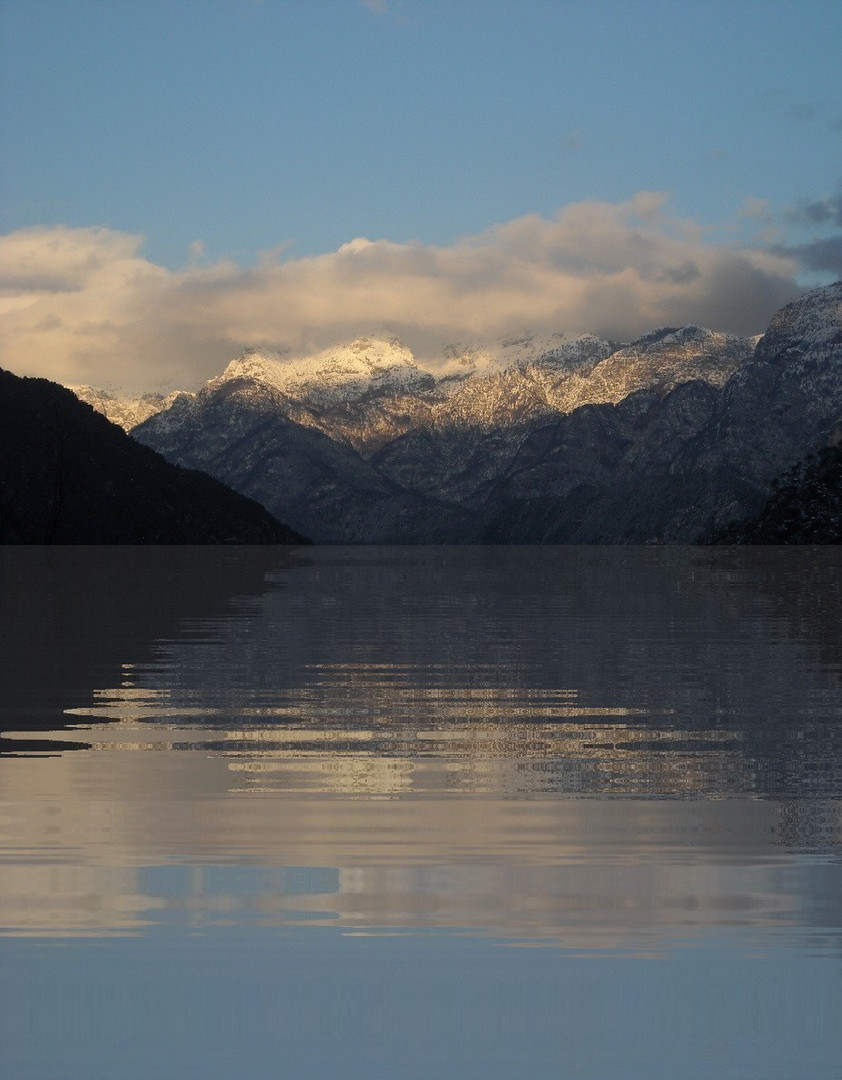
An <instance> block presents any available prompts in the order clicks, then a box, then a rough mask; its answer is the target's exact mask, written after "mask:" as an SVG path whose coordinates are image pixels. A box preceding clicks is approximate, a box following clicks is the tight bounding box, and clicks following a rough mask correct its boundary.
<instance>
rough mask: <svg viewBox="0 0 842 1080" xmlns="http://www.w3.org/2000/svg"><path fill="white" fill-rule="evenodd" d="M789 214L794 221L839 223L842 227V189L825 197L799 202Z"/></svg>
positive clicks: (812, 223)
mask: <svg viewBox="0 0 842 1080" xmlns="http://www.w3.org/2000/svg"><path fill="white" fill-rule="evenodd" d="M788 216H789V218H790V219H791V220H792V221H796V222H803V223H805V224H809V225H838V226H839V227H840V228H842V190H840V191H839V192H838V193H837V194H836V195H831V196H828V197H827V198H825V199H816V200H814V201H813V202H802V203H799V204H798V206H796V207H795V209H793V210H791V211H790V212H789V215H788Z"/></svg>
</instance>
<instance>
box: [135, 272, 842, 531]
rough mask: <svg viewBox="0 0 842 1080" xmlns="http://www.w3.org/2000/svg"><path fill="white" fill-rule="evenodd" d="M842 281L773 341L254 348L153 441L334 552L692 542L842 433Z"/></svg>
mask: <svg viewBox="0 0 842 1080" xmlns="http://www.w3.org/2000/svg"><path fill="white" fill-rule="evenodd" d="M841 303H842V285H836V286H830V287H828V288H826V289H820V290H814V291H813V292H812V293H809V294H807V295H806V296H805V297H803V298H802V299H801V300H799V301H797V302H796V303H795V304H793V305H789V306H788V307H787V308H784V309H783V310H782V311H781V312H779V313H778V314H777V315H776V316H775V318H774V319H773V320H772V323H771V325H770V327H769V330H768V332H767V334H766V335H764V336H763V337H762V338H760V339H756V338H755V339H750V338H738V337H734V336H731V335H728V334H722V333H717V332H715V331H711V330H707V329H703V328H700V327H696V326H686V327H679V328H661V329H659V330H655V331H653V332H652V333H650V334H647V335H646V336H645V337H643V338H640V339H638V340H637V341H635V342H632V343H630V344H626V345H622V346H619V345H617V344H616V343H612V342H609V341H605V340H603V339H601V338H598V337H594V336H593V335H579V336H577V337H573V338H570V337H564V336H562V335H555V336H553V335H532V336H524V337H521V338H517V339H514V338H510V339H507V340H505V341H501V342H496V343H490V344H489V343H475V344H470V343H468V344H465V343H458V344H453V345H451V346H450V347H448V348H447V349H446V350H444V352H443V354H442V355H441V357H440V358H439V362H438V363H436V364H431V365H429V370H425V369H424V368H423V367H422V366H420V365H419V364H418V363H417V362H416V359H415V357H414V356H413V355H412V353H411V352H410V350H409V349H408V348H407V347H406V346H405V345H404V344H402V343H401V342H400V341H399V340H397V339H395V338H390V337H385V336H376V335H374V336H371V337H367V338H359V339H356V340H355V341H353V342H349V343H346V344H344V345H339V346H336V347H335V348H332V349H327V350H324V351H323V352H321V353H318V354H315V355H312V356H307V357H284V356H279V355H277V354H269V353H264V352H259V351H256V350H250V351H247V352H245V353H243V354H242V355H241V356H240V357H238V358H237V359H236V360H234V361H232V362H231V363H230V364H229V365H228V367H227V368H226V369H225V371H224V372H223V373H222V374H221V375H219V376H218V377H217V378H215V379H212V380H211V381H210V382H209V383H207V384H206V386H205V387H204V388H203V389H202V390H200V391H199V392H198V393H197V394H196V395H195V396H192V397H191V396H188V395H182V396H180V397H177V398H176V399H175V400H174V401H173V402H172V404H170V405H169V406H168V407H167V408H164V409H162V410H161V411H160V412H158V413H156V414H155V415H153V416H151V417H149V418H148V419H147V420H146V421H145V422H144V423H142V424H140V425H139V426H138V427H137V428H136V429H134V431H133V434H134V435H135V436H136V438H138V439H139V440H140V441H142V442H145V443H147V444H148V445H150V446H152V447H153V448H154V449H157V450H159V451H160V452H162V453H163V454H164V455H165V456H167V457H169V458H170V459H171V460H173V461H176V462H178V463H179V464H182V465H186V466H190V467H196V468H202V469H206V470H207V471H209V472H211V473H212V474H213V475H216V476H218V477H219V478H220V479H222V480H223V481H224V482H226V483H228V484H230V485H231V486H232V487H234V488H236V489H238V490H240V491H242V492H243V493H244V494H248V495H251V496H252V497H253V498H256V499H257V500H258V501H260V502H262V503H263V504H264V505H265V506H266V507H267V508H268V509H269V510H270V511H271V512H272V513H274V514H276V515H277V516H279V517H280V518H281V519H282V520H286V521H289V522H290V524H291V525H292V526H293V527H294V528H296V529H297V530H298V531H300V532H302V533H304V534H305V535H310V536H312V537H313V538H314V539H315V540H316V541H317V542H319V541H322V542H343V541H344V542H380V543H403V542H464V541H474V542H476V541H490V542H498V543H499V542H503V543H508V542H537V543H540V542H557V543H558V542H578V543H600V542H614V543H625V542H632V543H641V542H650V541H660V542H665V541H666V542H692V541H694V540H695V539H697V538H698V537H699V536H700V535H702V534H703V533H706V532H709V531H710V530H712V529H716V528H718V527H720V526H721V525H723V524H724V523H726V522H727V521H729V520H731V519H733V518H735V517H740V516H745V515H746V514H750V513H752V512H754V511H755V510H756V509H757V508H758V507H759V506H760V505H762V502H763V500H764V499H765V497H766V495H767V494H768V487H769V483H770V482H771V480H772V478H773V477H774V476H775V475H776V474H778V473H780V472H782V471H784V470H785V469H786V468H787V467H789V466H791V465H792V464H793V463H794V462H795V461H797V460H799V459H800V458H802V457H803V456H804V455H805V454H807V453H809V452H810V451H811V450H814V449H816V448H818V447H819V446H821V445H824V443H825V442H827V441H828V440H829V439H830V438H831V434H832V432H833V430H834V425H836V424H842V358H840V349H842V344H840V342H842V328H841V327H840V322H841V320H840V304H841Z"/></svg>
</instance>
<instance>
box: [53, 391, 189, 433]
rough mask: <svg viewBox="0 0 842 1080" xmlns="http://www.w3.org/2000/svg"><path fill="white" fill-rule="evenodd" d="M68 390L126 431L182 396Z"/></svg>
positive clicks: (176, 393)
mask: <svg viewBox="0 0 842 1080" xmlns="http://www.w3.org/2000/svg"><path fill="white" fill-rule="evenodd" d="M67 389H68V390H72V391H73V393H74V394H75V395H76V397H77V398H79V400H80V401H84V402H85V404H86V405H90V406H91V408H92V409H94V410H95V411H96V412H98V413H102V415H103V416H105V417H106V418H107V419H108V420H110V421H111V423H112V424H117V425H118V426H119V427H121V428H122V429H123V430H124V431H131V429H132V428H134V427H137V425H138V424H142V423H143V421H144V420H148V419H149V417H150V416H154V415H155V413H159V412H161V411H162V410H163V409H168V408H169V407H170V405H172V404H173V402H175V400H176V399H177V398H178V397H180V396H181V391H175V392H174V393H172V394H166V395H165V394H139V395H135V396H127V395H124V394H121V393H119V392H118V391H115V390H106V389H102V388H100V387H96V386H69V387H68V388H67Z"/></svg>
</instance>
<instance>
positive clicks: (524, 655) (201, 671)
mask: <svg viewBox="0 0 842 1080" xmlns="http://www.w3.org/2000/svg"><path fill="white" fill-rule="evenodd" d="M840 626H842V549H839V548H837V549H824V550H819V549H802V550H783V549H768V550H763V549H742V550H739V549H737V550H732V549H717V550H707V549H689V548H688V549H662V550H658V549H596V548H578V549H577V548H528V547H527V548H506V549H499V548H485V549H476V548H475V549H466V548H379V549H378V548H353V549H352V548H323V549H318V548H316V549H300V550H298V551H290V550H287V549H228V550H224V549H195V548H194V549H165V550H162V549H157V550H154V549H97V548H79V549H63V550H62V549H55V550H39V549H15V548H6V549H0V632H2V655H0V684H2V691H3V692H2V698H0V727H2V730H3V733H4V739H3V745H2V749H3V755H2V757H0V871H2V878H0V934H2V938H0V1071H2V1069H3V1068H4V1069H5V1072H4V1075H8V1076H9V1077H11V1078H14V1080H18V1078H20V1080H24V1078H25V1080H29V1078H49V1080H75V1078H80V1080H81V1078H84V1080H100V1078H102V1080H106V1078H107V1080H129V1078H131V1080H147V1078H148V1077H157V1078H161V1080H170V1078H172V1080H189V1078H193V1077H195V1078H202V1080H215V1078H222V1077H225V1078H227V1077H249V1078H251V1077H257V1078H263V1077H267V1078H268V1077H272V1078H291V1080H298V1078H308V1080H309V1078H319V1080H321V1078H331V1077H335V1078H337V1080H346V1078H347V1080H351V1078H354V1080H356V1078H360V1080H363V1078H365V1080H373V1078H381V1077H382V1078H390V1080H391V1078H393V1077H394V1078H428V1077H429V1078H450V1077H453V1078H456V1077H459V1078H472V1077H477V1078H480V1077H481V1078H483V1080H496V1078H501V1080H502V1078H506V1080H512V1078H520V1077H523V1078H530V1080H531V1078H540V1080H543V1078H545V1077H547V1078H549V1077H552V1078H559V1080H561V1078H568V1077H570V1078H579V1080H630V1078H635V1080H637V1078H641V1080H644V1078H645V1080H674V1078H679V1077H680V1078H691V1080H694V1078H705V1080H707V1078H710V1077H717V1078H726V1080H729V1078H733V1080H755V1078H756V1080H761V1078H762V1080H775V1078H780V1080H824V1078H828V1080H830V1078H831V1077H832V1078H833V1080H836V1078H837V1077H838V1076H839V1074H840V1069H842V1025H840V1024H839V1015H840V984H841V980H840V975H841V974H842V971H841V970H840V968H841V965H840V958H841V957H842V948H840V946H842V872H840V866H841V863H840V851H842V802H841V801H840V792H842V784H840V780H842V724H840V720H842V631H840Z"/></svg>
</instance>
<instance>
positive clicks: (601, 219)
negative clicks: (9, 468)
mask: <svg viewBox="0 0 842 1080" xmlns="http://www.w3.org/2000/svg"><path fill="white" fill-rule="evenodd" d="M840 42H842V4H840V3H839V2H838V0H785V2H782V0H762V2H756V0H728V2H720V0H684V2H677V0H669V2H660V0H588V2H584V0H581V2H580V0H0V146H2V151H3V152H2V162H0V234H2V235H0V365H2V366H3V367H6V368H8V369H10V370H12V371H15V372H16V373H18V374H26V375H42V376H46V377H48V378H53V379H56V380H57V381H59V382H64V383H68V384H74V383H93V384H96V385H108V386H114V387H123V388H126V389H132V390H141V389H142V390H160V389H173V388H181V387H183V388H191V387H194V386H196V385H198V384H200V383H201V382H202V381H204V380H205V379H207V378H210V377H212V376H213V375H215V374H217V373H218V372H219V371H220V370H221V369H222V367H223V366H224V365H225V363H226V362H227V361H228V360H229V359H231V358H232V357H233V356H236V355H237V354H238V353H239V352H240V351H241V350H242V349H243V348H244V347H246V346H255V345H257V346H261V347H265V348H271V349H273V350H277V351H281V352H288V353H290V354H294V355H302V354H306V353H308V352H309V351H315V350H316V349H319V348H324V347H326V346H328V345H331V344H334V343H336V342H337V341H340V340H343V339H345V338H350V337H353V336H356V335H358V334H364V333H372V332H388V333H394V334H397V335H399V336H400V337H401V338H402V339H403V340H404V341H405V342H406V343H407V344H408V345H409V346H410V347H411V348H412V349H413V350H414V351H415V352H416V355H417V356H418V357H419V359H420V360H422V361H424V362H430V363H433V362H434V361H435V358H436V356H438V355H440V353H441V349H442V346H443V344H445V343H448V342H457V341H458V342H467V341H471V340H477V339H481V338H488V337H500V336H504V335H508V334H513V333H521V332H524V331H528V330H541V331H563V332H566V333H571V334H572V333H577V332H582V331H590V332H596V333H600V334H603V335H604V336H608V337H612V338H615V339H618V340H630V339H631V338H633V337H634V336H637V335H639V334H642V333H645V332H646V331H648V330H651V329H653V328H655V327H657V326H663V325H683V324H685V323H688V322H695V323H700V324H702V325H706V326H710V327H712V328H714V329H719V330H727V331H730V332H734V333H742V334H754V333H760V332H762V331H763V329H764V328H765V326H766V325H767V323H768V320H769V318H770V316H771V315H772V314H773V312H774V311H775V310H776V309H777V308H778V307H780V306H781V304H783V303H785V302H787V301H788V300H790V299H792V298H793V297H794V296H795V295H797V294H798V293H799V291H801V290H802V289H803V288H805V287H807V286H813V285H817V284H822V283H826V282H830V281H833V280H836V279H838V278H840V277H842V64H840V62H839V45H840Z"/></svg>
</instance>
